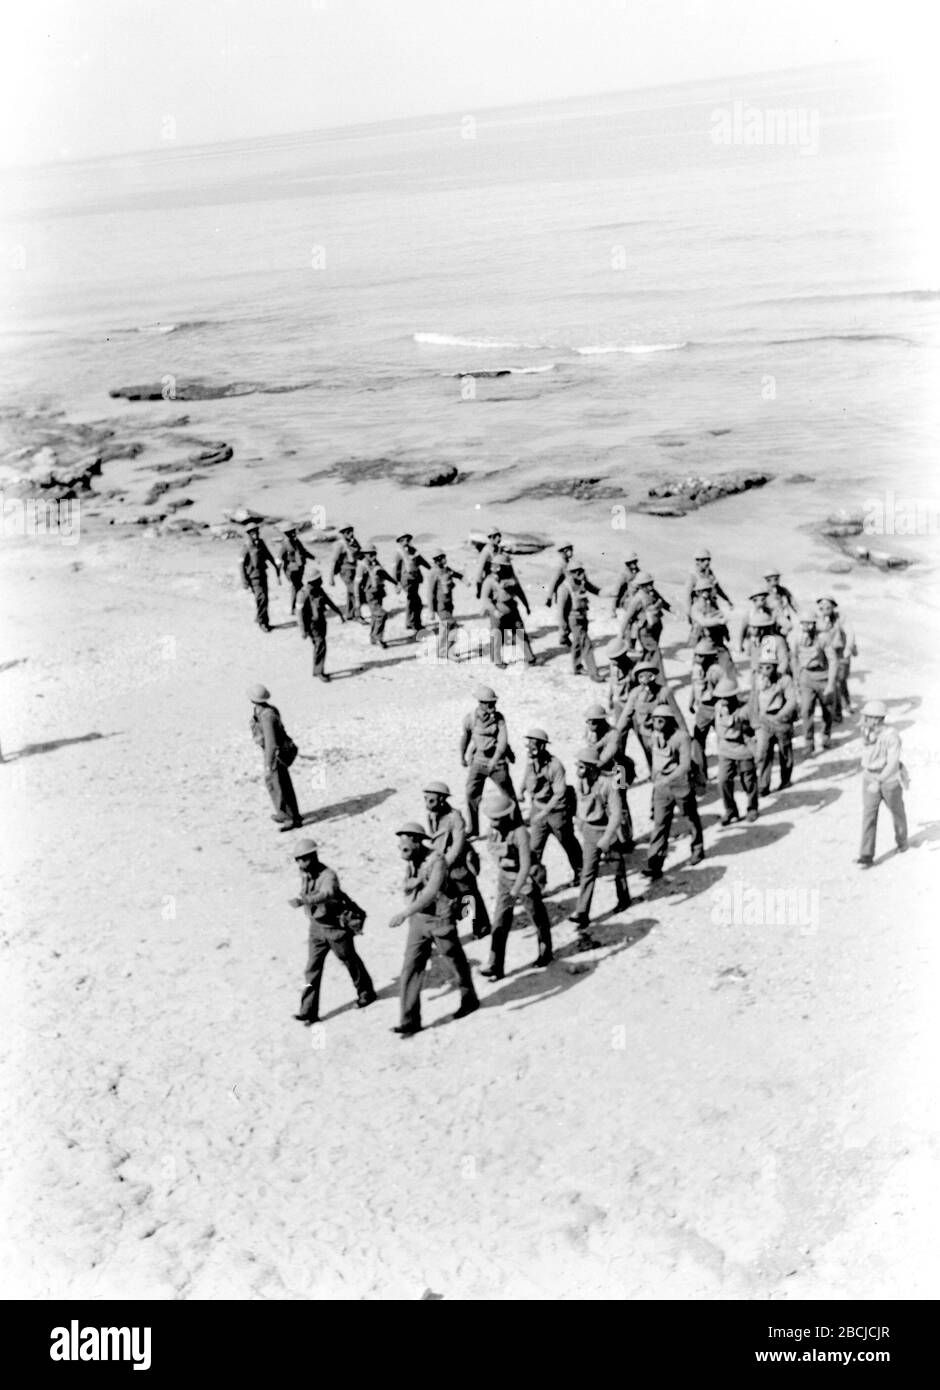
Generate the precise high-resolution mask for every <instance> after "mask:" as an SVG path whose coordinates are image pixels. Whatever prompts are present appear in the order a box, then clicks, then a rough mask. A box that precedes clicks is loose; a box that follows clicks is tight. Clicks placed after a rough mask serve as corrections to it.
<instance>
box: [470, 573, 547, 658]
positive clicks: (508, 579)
mask: <svg viewBox="0 0 940 1390" xmlns="http://www.w3.org/2000/svg"><path fill="white" fill-rule="evenodd" d="M481 598H482V600H483V610H484V612H485V613H486V614H487V615H488V617H489V619H490V630H491V633H492V642H493V663H494V665H496V666H499V667H504V666H505V665H506V662H505V661H504V660H503V655H504V646H505V643H506V641H507V639H508V640H509V641H510V642H511V643H512V644H513V645H515V644H516V643H517V642H519V643H521V644H522V655H523V659H524V661H525V664H526V666H536V665H538V658H537V657H536V655H535V652H534V651H533V650H532V644H531V642H530V641H529V634H528V633H527V632H526V630H525V624H524V623H523V621H522V613H521V612H520V605H521V606H522V607H524V608H525V611H526V613H527V614H529V613H530V612H531V610H530V608H529V600H528V599H527V598H526V596H525V592H524V591H523V588H522V585H521V584H520V583H519V581H518V579H517V578H516V576H515V572H514V571H513V568H512V562H511V561H510V560H508V559H507V560H500V561H497V562H496V568H495V570H493V571H491V572H490V574H489V575H488V576H487V577H486V579H485V580H484V581H483V589H482V591H481Z"/></svg>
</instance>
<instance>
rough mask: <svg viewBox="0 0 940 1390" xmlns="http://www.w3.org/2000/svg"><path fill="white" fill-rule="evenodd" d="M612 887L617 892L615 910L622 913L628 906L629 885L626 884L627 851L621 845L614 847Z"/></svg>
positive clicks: (629, 898)
mask: <svg viewBox="0 0 940 1390" xmlns="http://www.w3.org/2000/svg"><path fill="white" fill-rule="evenodd" d="M613 854H614V887H615V888H616V890H617V910H618V911H619V912H623V911H624V910H625V909H626V908H628V907H629V906H630V903H631V901H632V899H631V897H630V885H629V883H628V882H627V849H626V846H625V845H623V844H620V845H614V848H613Z"/></svg>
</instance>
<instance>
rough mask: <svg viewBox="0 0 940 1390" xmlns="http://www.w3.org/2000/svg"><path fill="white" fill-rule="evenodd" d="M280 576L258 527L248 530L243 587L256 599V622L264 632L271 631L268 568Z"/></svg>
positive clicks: (243, 567) (243, 564)
mask: <svg viewBox="0 0 940 1390" xmlns="http://www.w3.org/2000/svg"><path fill="white" fill-rule="evenodd" d="M269 565H270V566H271V568H272V569H273V571H274V573H275V574H279V573H280V571H279V570H278V566H277V561H276V560H275V558H274V556H273V555H272V554H271V552H270V550H269V549H268V547H267V546H266V545H265V543H264V541H263V540H262V538H261V534H260V532H259V530H258V527H257V526H252V527H249V528H248V543H247V545H246V546H245V551H244V554H243V555H242V566H241V568H242V587H243V588H245V589H250V590H251V592H252V594H253V595H254V599H255V622H256V623H257V624H258V626H259V627H260V628H261V630H262V631H263V632H270V631H271V624H270V622H269V620H268V566H269Z"/></svg>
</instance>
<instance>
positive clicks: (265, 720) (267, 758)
mask: <svg viewBox="0 0 940 1390" xmlns="http://www.w3.org/2000/svg"><path fill="white" fill-rule="evenodd" d="M259 722H260V724H261V735H262V738H263V740H264V744H263V746H264V766H265V771H266V772H274V771H275V769H276V767H277V733H276V729H275V718H274V711H273V710H272V709H264V710H262V711H261V719H260V721H259Z"/></svg>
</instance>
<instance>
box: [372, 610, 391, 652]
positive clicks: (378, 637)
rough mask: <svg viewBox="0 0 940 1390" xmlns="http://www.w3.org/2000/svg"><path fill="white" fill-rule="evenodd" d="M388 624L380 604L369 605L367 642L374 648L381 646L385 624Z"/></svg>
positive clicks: (386, 616) (386, 615)
mask: <svg viewBox="0 0 940 1390" xmlns="http://www.w3.org/2000/svg"><path fill="white" fill-rule="evenodd" d="M387 622H388V614H387V613H386V611H385V609H384V608H383V607H382V605H381V604H380V603H370V604H369V641H370V642H372V643H373V644H374V645H375V646H376V647H380V646H382V645H383V636H384V633H385V624H386V623H387Z"/></svg>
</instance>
